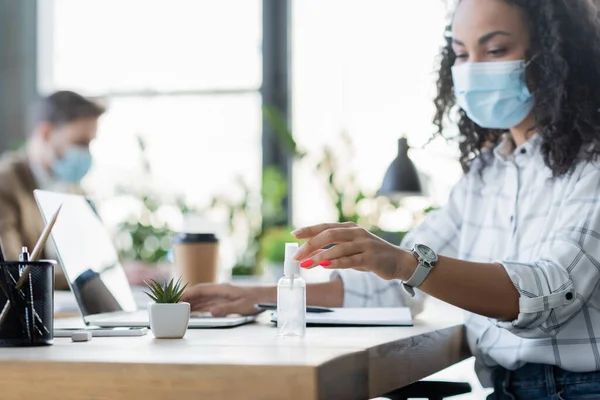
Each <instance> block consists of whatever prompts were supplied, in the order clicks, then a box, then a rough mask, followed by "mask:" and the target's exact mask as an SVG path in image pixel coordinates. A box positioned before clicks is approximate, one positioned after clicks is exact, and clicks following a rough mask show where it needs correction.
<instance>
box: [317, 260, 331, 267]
mask: <svg viewBox="0 0 600 400" xmlns="http://www.w3.org/2000/svg"><path fill="white" fill-rule="evenodd" d="M319 265H320V266H321V267H329V266H330V265H331V261H329V260H323V261H321V262H320V263H319Z"/></svg>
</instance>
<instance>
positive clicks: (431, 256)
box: [415, 244, 437, 262]
mask: <svg viewBox="0 0 600 400" xmlns="http://www.w3.org/2000/svg"><path fill="white" fill-rule="evenodd" d="M415 249H416V250H417V251H418V252H419V254H420V255H421V257H422V258H423V260H425V261H427V262H436V261H437V254H435V251H433V250H431V249H430V248H429V247H427V246H425V245H423V244H417V245H415Z"/></svg>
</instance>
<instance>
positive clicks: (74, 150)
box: [52, 145, 92, 184]
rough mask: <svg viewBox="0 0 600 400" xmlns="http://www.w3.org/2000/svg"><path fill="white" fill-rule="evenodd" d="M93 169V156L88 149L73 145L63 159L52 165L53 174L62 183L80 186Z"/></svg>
mask: <svg viewBox="0 0 600 400" xmlns="http://www.w3.org/2000/svg"><path fill="white" fill-rule="evenodd" d="M91 167H92V154H91V153H90V150H89V149H88V148H87V147H83V146H74V145H71V146H70V147H68V148H67V150H66V151H65V152H64V154H63V156H62V158H60V159H56V160H55V161H54V162H53V163H52V172H53V174H54V176H56V178H58V179H60V180H61V181H64V182H68V183H73V184H78V183H80V182H81V180H82V179H83V177H84V176H86V175H87V173H88V172H89V171H90V168H91Z"/></svg>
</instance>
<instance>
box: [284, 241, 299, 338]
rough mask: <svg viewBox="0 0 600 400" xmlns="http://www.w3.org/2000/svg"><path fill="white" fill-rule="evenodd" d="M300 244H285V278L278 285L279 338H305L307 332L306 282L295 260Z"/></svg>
mask: <svg viewBox="0 0 600 400" xmlns="http://www.w3.org/2000/svg"><path fill="white" fill-rule="evenodd" d="M297 250H298V243H286V244H285V263H284V265H283V277H282V278H281V279H280V280H279V282H278V283H277V329H278V331H279V336H304V333H305V332H306V282H305V281H304V279H302V277H300V263H299V262H298V261H296V260H294V254H295V253H296V251H297Z"/></svg>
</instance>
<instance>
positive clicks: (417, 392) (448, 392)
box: [381, 381, 471, 400]
mask: <svg viewBox="0 0 600 400" xmlns="http://www.w3.org/2000/svg"><path fill="white" fill-rule="evenodd" d="M465 393H471V385H469V384H468V383H466V382H436V381H418V382H415V383H413V384H411V385H408V386H405V387H403V388H401V389H397V390H394V391H393V392H390V393H388V394H386V395H383V396H381V397H383V398H386V399H389V400H407V399H410V398H413V397H419V398H426V399H429V400H443V399H446V398H448V397H453V396H458V395H459V394H465Z"/></svg>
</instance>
